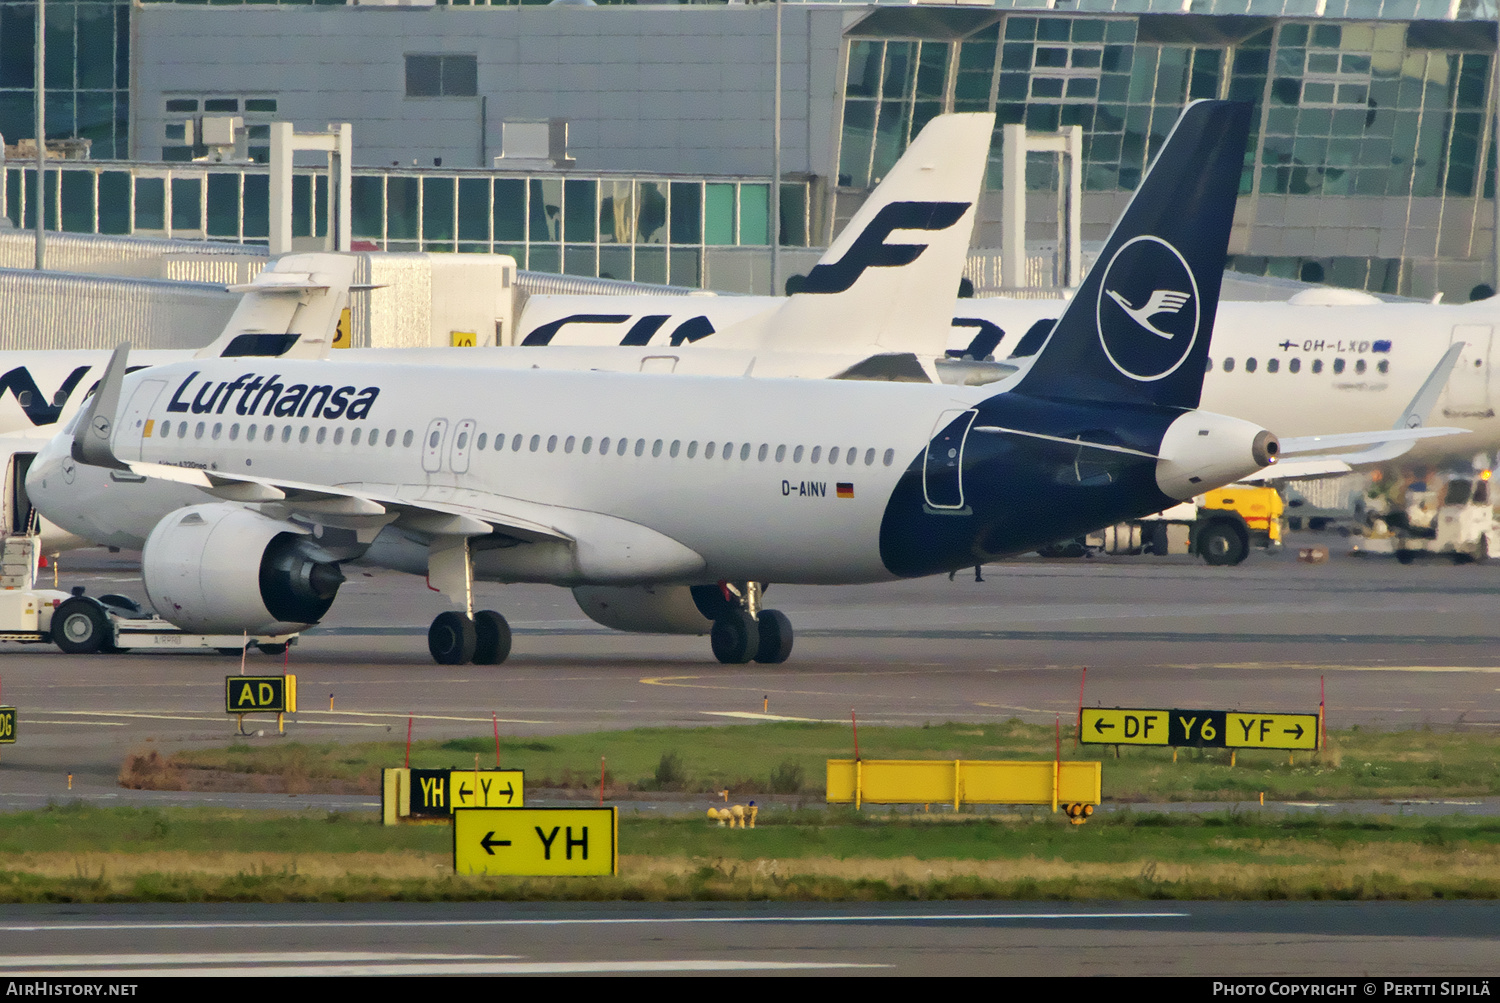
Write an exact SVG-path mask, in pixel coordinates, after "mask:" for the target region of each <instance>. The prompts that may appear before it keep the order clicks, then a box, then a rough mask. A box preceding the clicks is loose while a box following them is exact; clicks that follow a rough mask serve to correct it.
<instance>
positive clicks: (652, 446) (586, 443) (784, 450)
mask: <svg viewBox="0 0 1500 1003" xmlns="http://www.w3.org/2000/svg"><path fill="white" fill-rule="evenodd" d="M545 443H546V450H547V452H549V453H555V452H557V449H558V446H559V444H561V446H562V451H563V452H564V453H571V452H573V451H574V450H575V449H576V450H578V451H579V452H580V453H582V454H584V455H585V456H587V455H588V454H590V453H592V452H594V449H595V442H594V437H593V436H592V435H586V436H584V437H583V440H582V441H581V442H580V441H579V439H578V437H577V436H574V435H570V436H568V437H567V438H565V439H563V438H559V437H558V436H555V435H549V436H548V437H547V438H546V440H545ZM474 444H475V446H476V448H478V449H481V450H482V449H484V445H485V436H484V434H483V433H481V434H480V435H479V437H478V438H477V439H476V440H475V443H474ZM597 445H598V455H600V456H608V455H610V454H613V455H615V456H626V455H634V456H645V455H646V453H647V451H648V450H649V451H650V453H651V455H652V456H654V457H659V456H661V455H662V454H663V453H665V454H666V455H667V456H668V457H669V458H671V459H676V458H677V457H679V456H684V457H686V458H687V459H689V460H692V459H696V458H697V457H698V456H699V454H700V452H701V454H702V456H703V458H704V459H705V460H712V459H714V458H715V457H719V458H722V459H725V460H732V459H734V458H735V456H736V454H738V456H739V458H740V459H741V460H749V459H750V457H751V456H752V455H753V456H754V457H755V459H756V460H757V461H759V462H761V463H764V462H765V461H766V460H767V459H770V458H772V457H773V456H774V458H775V461H776V462H777V463H782V462H785V461H786V459H787V456H788V454H790V456H791V461H792V462H793V463H801V462H802V461H803V459H804V458H806V460H807V462H809V463H820V462H823V459H824V456H825V451H824V449H823V447H822V446H813V447H812V448H811V449H810V450H809V449H808V448H807V447H806V446H786V445H778V446H774V447H773V446H772V445H771V444H770V443H767V442H763V443H761V444H760V445H759V446H756V445H754V444H753V443H749V442H741V443H735V442H725V443H723V444H722V445H720V444H719V443H718V442H705V443H703V444H702V449H701V450H700V449H699V443H698V440H696V439H694V440H692V441H690V442H688V443H686V445H684V443H683V441H682V440H681V439H673V440H672V441H671V442H670V443H669V442H667V440H665V439H655V440H652V441H650V442H649V443H648V442H647V440H645V439H636V440H635V442H634V444H632V443H631V440H630V437H629V436H622V437H620V438H617V439H616V438H611V437H610V436H607V435H606V436H603V437H602V438H600V439H599V441H598V444H597ZM509 447H510V451H511V452H513V453H519V452H520V451H521V450H522V449H523V448H525V449H526V450H527V451H528V452H532V453H535V452H538V451H539V450H540V449H542V447H543V439H542V437H541V436H540V435H532V436H530V437H529V438H528V437H527V436H525V435H513V436H511V438H510V443H509ZM459 448H460V449H462V448H463V444H462V443H460V444H459ZM505 448H506V438H505V436H504V435H503V434H498V433H497V434H496V436H495V451H497V452H498V451H500V450H503V449H505ZM826 456H827V462H828V463H830V464H835V463H838V462H840V459H841V458H842V461H843V463H844V465H845V466H854V464H856V463H858V462H859V461H860V449H859V447H858V446H848V447H841V446H830V447H829V448H828V449H827V451H826ZM875 457H876V451H875V450H874V449H873V448H867V449H865V451H864V464H865V466H867V467H870V466H874V465H875ZM880 459H881V462H882V463H883V464H884V465H885V466H887V467H888V466H890V465H891V464H892V463H894V462H895V460H896V451H895V450H894V449H887V450H886V451H885V453H884V454H882V455H881V457H880Z"/></svg>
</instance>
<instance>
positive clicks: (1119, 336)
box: [1096, 236, 1200, 383]
mask: <svg viewBox="0 0 1500 1003" xmlns="http://www.w3.org/2000/svg"><path fill="white" fill-rule="evenodd" d="M1199 303H1200V300H1199V297H1198V282H1197V280H1196V279H1195V278H1194V277H1193V270H1192V269H1191V268H1189V267H1188V263H1187V261H1186V260H1185V259H1184V258H1183V256H1182V255H1181V254H1180V253H1179V252H1178V250H1177V248H1175V247H1173V246H1172V245H1171V244H1169V243H1167V242H1166V241H1165V240H1162V239H1161V238H1160V237H1152V236H1141V237H1136V238H1134V239H1133V240H1129V241H1127V242H1126V243H1125V245H1124V246H1123V247H1121V248H1120V249H1119V250H1118V251H1116V252H1115V256H1114V257H1113V258H1111V259H1110V260H1109V264H1108V266H1106V268H1105V270H1104V281H1103V282H1101V283H1100V284H1099V303H1098V306H1097V308H1096V309H1097V317H1098V322H1099V343H1100V344H1101V345H1102V346H1103V347H1104V354H1105V355H1106V356H1107V357H1108V358H1109V361H1110V362H1111V363H1112V364H1113V365H1114V367H1115V368H1116V369H1118V370H1119V371H1120V372H1122V373H1124V374H1125V375H1126V376H1128V377H1130V378H1131V379H1133V380H1139V381H1141V382H1143V383H1149V382H1151V381H1153V380H1159V379H1162V378H1163V377H1165V376H1168V375H1170V374H1172V373H1174V372H1176V371H1177V368H1178V367H1179V366H1181V365H1182V364H1183V362H1185V361H1187V357H1188V355H1189V353H1191V352H1192V350H1193V344H1194V343H1195V342H1196V341H1197V340H1198V324H1199V314H1200V311H1199Z"/></svg>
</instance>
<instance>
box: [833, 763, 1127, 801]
mask: <svg viewBox="0 0 1500 1003" xmlns="http://www.w3.org/2000/svg"><path fill="white" fill-rule="evenodd" d="M1054 783H1056V797H1055V798H1054V796H1053V785H1054ZM856 795H857V796H856ZM1101 796H1102V783H1101V767H1100V764H1099V763H1097V762H1063V763H1061V764H1057V763H1053V762H1017V761H1006V760H981V759H948V760H942V759H863V760H860V761H858V762H856V761H855V760H852V759H830V760H828V803H829V804H845V803H855V802H858V803H861V804H863V803H869V804H939V803H941V804H951V805H953V806H954V807H955V808H957V807H958V806H959V805H963V804H1043V805H1050V804H1052V803H1053V802H1054V800H1055V801H1057V802H1059V803H1062V804H1099V803H1100V800H1101Z"/></svg>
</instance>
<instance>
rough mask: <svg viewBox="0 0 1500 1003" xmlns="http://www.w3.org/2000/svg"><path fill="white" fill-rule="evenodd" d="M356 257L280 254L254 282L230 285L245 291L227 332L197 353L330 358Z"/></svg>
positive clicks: (200, 356) (214, 356)
mask: <svg viewBox="0 0 1500 1003" xmlns="http://www.w3.org/2000/svg"><path fill="white" fill-rule="evenodd" d="M357 263H358V262H357V259H356V258H355V257H354V256H353V255H349V254H285V255H282V256H281V257H279V258H277V259H276V260H275V261H273V262H271V264H270V266H269V267H268V268H266V269H265V270H264V271H262V272H261V273H260V274H259V275H257V276H256V277H255V280H254V281H253V282H246V283H244V284H243V285H237V286H230V287H229V291H230V292H234V293H244V294H245V295H244V296H243V297H242V298H241V299H240V302H239V305H238V306H236V307H235V308H234V313H233V314H231V315H230V317H229V322H228V323H227V324H225V325H224V331H223V333H222V334H220V335H219V336H218V337H217V338H215V339H214V340H213V341H212V342H210V343H209V344H207V345H205V346H204V347H203V348H201V349H199V350H198V351H197V352H196V353H195V354H194V355H193V358H195V359H217V358H220V357H223V358H236V357H244V356H275V357H280V358H283V359H322V358H326V357H327V355H328V352H329V350H330V349H331V348H333V339H334V338H335V337H336V333H337V330H338V326H339V315H340V314H342V313H343V310H344V308H345V307H347V306H348V305H349V291H350V289H352V288H353V285H354V269H355V267H356V265H357Z"/></svg>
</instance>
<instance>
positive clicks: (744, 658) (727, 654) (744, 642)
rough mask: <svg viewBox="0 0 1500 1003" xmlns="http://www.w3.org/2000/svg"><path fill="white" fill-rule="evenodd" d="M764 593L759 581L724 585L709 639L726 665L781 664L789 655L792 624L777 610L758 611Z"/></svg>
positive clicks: (763, 587) (718, 656)
mask: <svg viewBox="0 0 1500 1003" xmlns="http://www.w3.org/2000/svg"><path fill="white" fill-rule="evenodd" d="M764 592H765V586H764V585H763V584H762V583H760V582H743V583H728V582H726V583H724V585H723V587H722V593H721V594H722V596H723V605H722V607H721V608H719V609H718V610H716V611H715V615H714V618H713V621H714V628H713V632H712V633H711V634H710V635H709V640H710V642H711V644H712V646H713V652H714V657H715V658H717V659H718V660H719V661H720V662H723V663H724V664H725V665H744V664H746V663H748V662H760V663H761V664H763V665H780V664H781V663H782V662H784V661H786V660H787V658H788V656H790V655H791V653H792V621H791V620H789V619H788V618H787V615H786V614H785V613H783V612H781V611H780V610H775V609H763V608H761V596H762V594H763V593H764Z"/></svg>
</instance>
